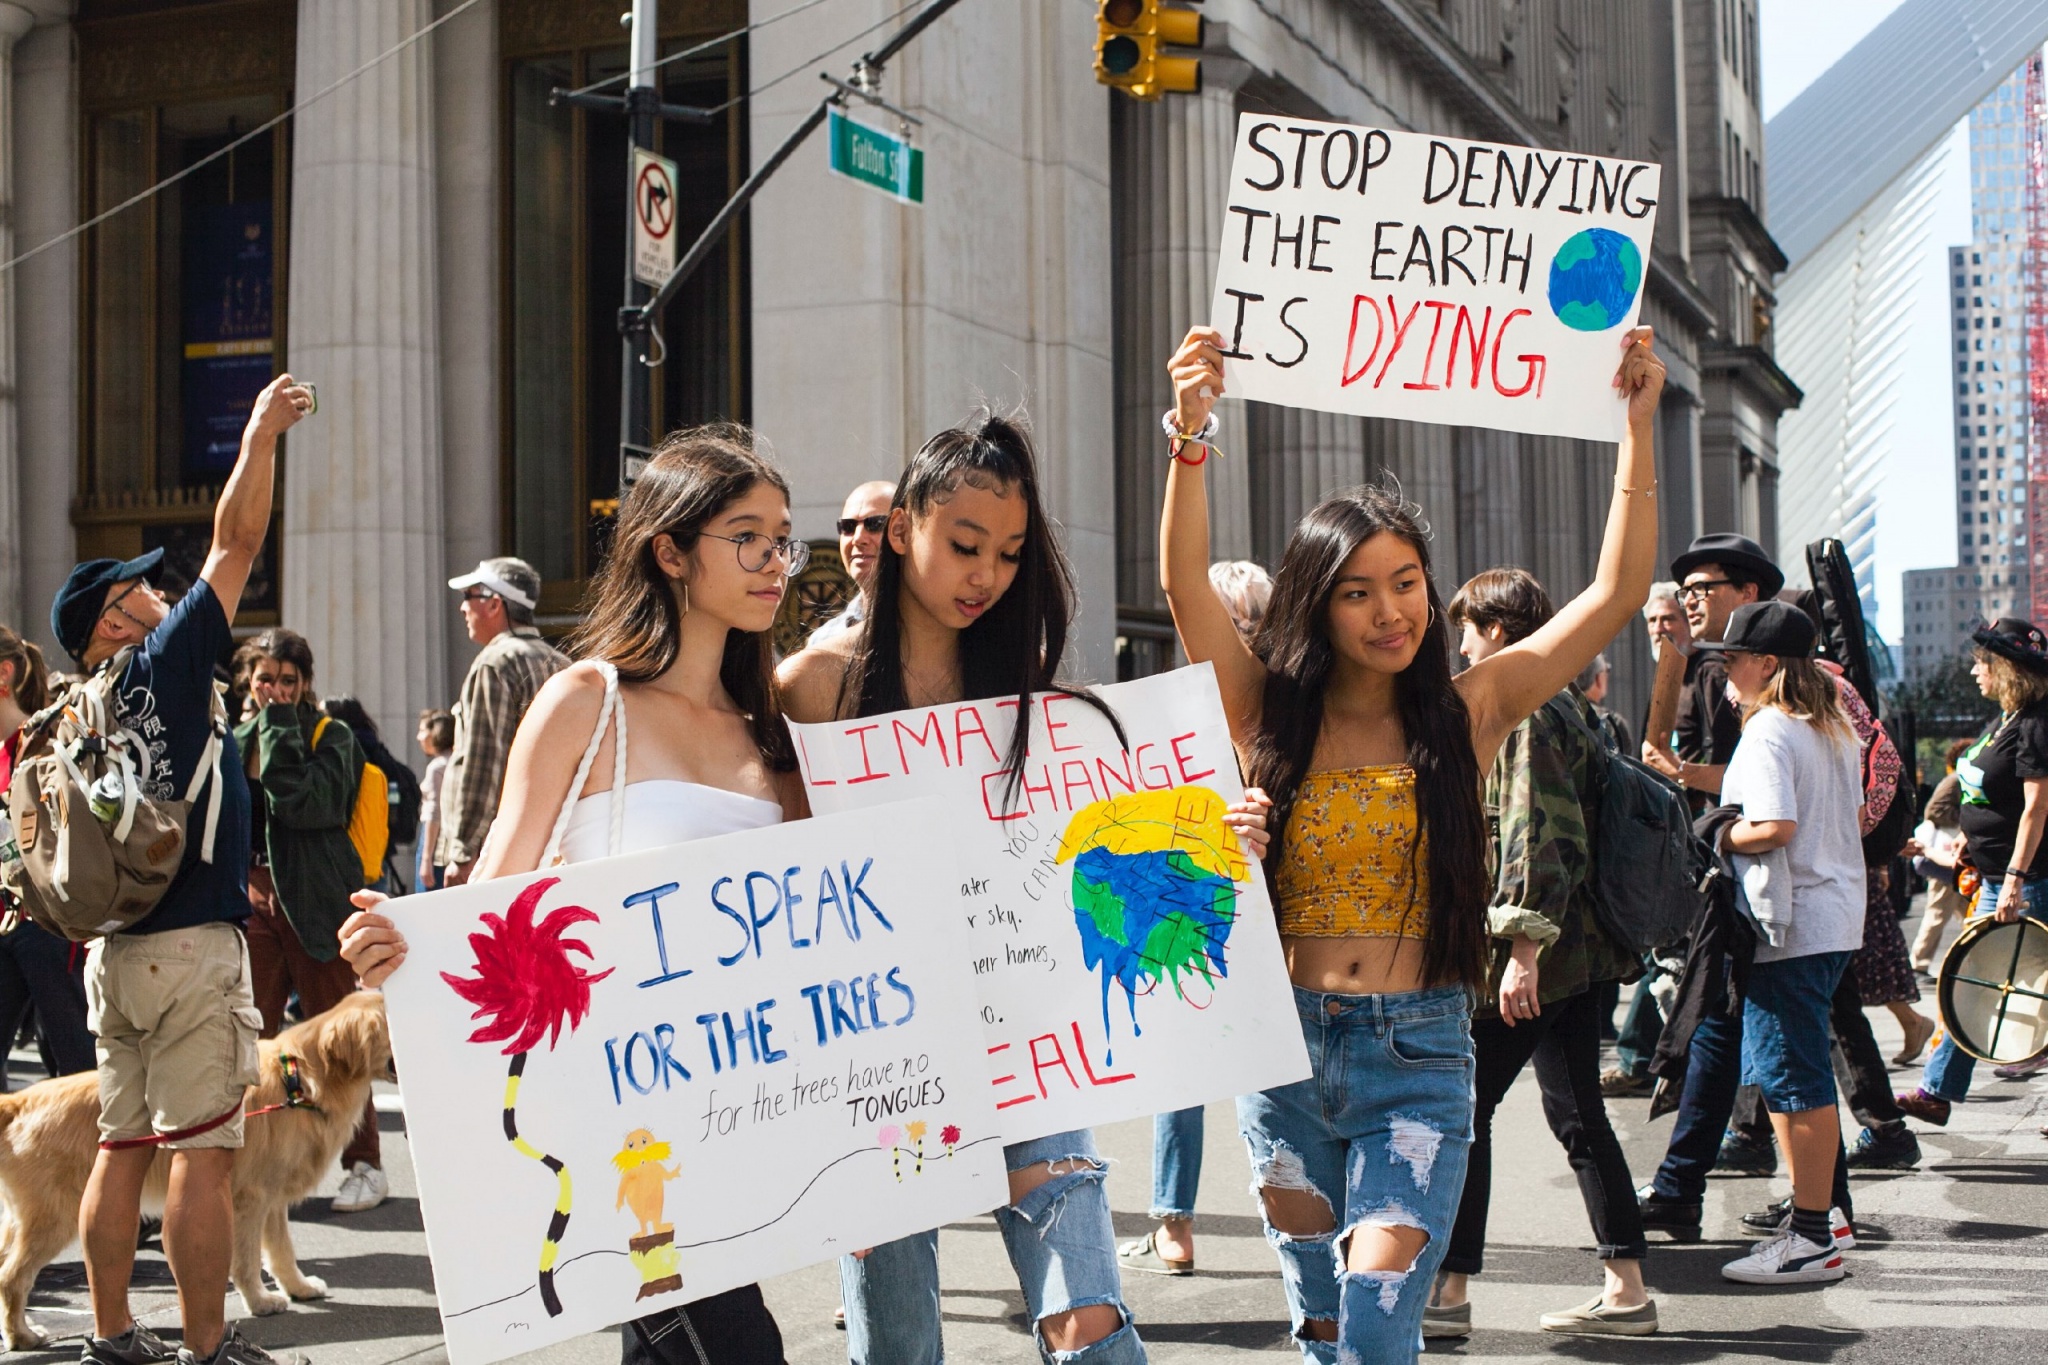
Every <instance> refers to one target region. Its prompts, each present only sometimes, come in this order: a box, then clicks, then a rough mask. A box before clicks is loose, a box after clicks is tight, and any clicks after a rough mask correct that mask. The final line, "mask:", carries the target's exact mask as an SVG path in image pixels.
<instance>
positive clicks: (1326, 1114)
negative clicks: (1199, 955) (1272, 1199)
mask: <svg viewBox="0 0 2048 1365" xmlns="http://www.w3.org/2000/svg"><path fill="white" fill-rule="evenodd" d="M1294 1001H1295V1008H1296V1011H1297V1012H1298V1013H1299V1014H1300V1016H1301V1031H1302V1035H1303V1037H1304V1038H1305V1039H1306V1041H1307V1043H1308V1056H1309V1063H1310V1065H1311V1066H1312V1067H1313V1068H1314V1075H1313V1076H1311V1077H1310V1078H1309V1079H1308V1080H1305V1081H1298V1082H1296V1083H1295V1084H1293V1085H1286V1086H1281V1087H1280V1088H1279V1089H1277V1090H1267V1091H1264V1092H1262V1093H1260V1094H1257V1095H1245V1096H1243V1097H1241V1098H1240V1099H1239V1100H1238V1102H1237V1119H1238V1127H1239V1129H1240V1130H1241V1131H1242V1132H1243V1134H1244V1140H1245V1146H1246V1147H1247V1148H1248V1149H1249V1150H1250V1154H1251V1163H1252V1193H1253V1194H1254V1195H1257V1194H1259V1193H1260V1192H1261V1191H1262V1190H1267V1189H1272V1190H1302V1191H1307V1192H1310V1193H1312V1194H1314V1195H1318V1196H1320V1198H1321V1202H1322V1203H1323V1204H1324V1205H1325V1206H1327V1207H1326V1209H1325V1210H1324V1215H1323V1217H1322V1218H1321V1219H1320V1220H1319V1221H1320V1223H1321V1227H1320V1229H1319V1230H1315V1231H1310V1230H1308V1229H1306V1228H1304V1227H1301V1226H1300V1225H1299V1224H1296V1230H1295V1231H1293V1232H1287V1231H1283V1230H1282V1229H1280V1228H1278V1227H1275V1226H1274V1223H1273V1216H1272V1212H1271V1210H1270V1208H1269V1207H1268V1206H1267V1205H1266V1204H1265V1203H1264V1202H1263V1201H1262V1202H1261V1204H1260V1209H1261V1211H1262V1212H1263V1213H1264V1214H1265V1221H1266V1240H1267V1241H1268V1242H1270V1243H1271V1244H1272V1246H1273V1249H1274V1251H1276V1252H1278V1253H1279V1256H1280V1278H1281V1280H1282V1282H1283V1283H1284V1285H1285V1286H1286V1289H1287V1310H1288V1316H1289V1317H1290V1318H1291V1319H1292V1320H1293V1324H1294V1335H1295V1341H1296V1343H1297V1344H1298V1345H1299V1346H1300V1347H1301V1353H1302V1356H1303V1358H1304V1359H1306V1360H1309V1361H1312V1362H1316V1363H1317V1365H1389V1363H1390V1362H1410V1361H1413V1360H1414V1359H1415V1357H1416V1355H1417V1354H1418V1353H1419V1352H1420V1351H1421V1350H1422V1310H1423V1308H1424V1307H1426V1306H1427V1305H1428V1303H1429V1296H1430V1290H1431V1286H1432V1285H1433V1284H1434V1283H1435V1281H1436V1272H1437V1268H1438V1267H1439V1266H1440V1265H1441V1264H1442V1263H1443V1259H1444V1255H1445V1253H1446V1252H1447V1251H1449V1250H1450V1242H1451V1226H1452V1224H1454V1223H1455V1222H1456V1221H1457V1215H1458V1199H1459V1196H1460V1195H1461V1194H1462V1193H1463V1191H1464V1187H1465V1162H1466V1158H1467V1156H1468V1155H1469V1153H1470V1151H1471V1147H1472V1074H1473V1061H1472V1031H1471V1024H1470V1010H1471V1002H1470V997H1469V996H1468V995H1467V994H1466V992H1465V990H1464V989H1463V988H1462V987H1458V986H1445V987H1438V988H1436V989H1432V990H1424V991H1404V992H1401V993H1399V994H1392V995H1330V994H1326V993H1324V992H1321V991H1309V990H1303V989H1301V988H1300V987H1298V986H1297V987H1296V988H1295V990H1294ZM1287 1221H1293V1220H1291V1219H1290V1220H1287ZM1376 1225H1377V1226H1381V1227H1388V1226H1392V1227H1410V1228H1419V1229H1420V1230H1422V1231H1423V1232H1425V1233H1427V1234H1428V1236H1429V1241H1428V1243H1427V1244H1426V1245H1425V1246H1424V1247H1423V1249H1422V1253H1421V1254H1420V1255H1419V1256H1418V1257H1416V1259H1415V1263H1414V1264H1413V1266H1411V1267H1409V1268H1408V1269H1406V1270H1400V1269H1395V1270H1372V1271H1362V1272H1354V1271H1350V1270H1348V1269H1347V1268H1346V1265H1345V1254H1346V1252H1347V1250H1348V1249H1349V1246H1350V1237H1351V1234H1352V1232H1353V1231H1354V1230H1355V1229H1358V1228H1363V1227H1373V1226H1376ZM1311 1321H1319V1322H1335V1323H1336V1324H1337V1340H1335V1341H1317V1340H1314V1339H1312V1338H1311V1337H1310V1336H1309V1334H1308V1331H1307V1327H1306V1325H1307V1324H1308V1323H1309V1322H1311Z"/></svg>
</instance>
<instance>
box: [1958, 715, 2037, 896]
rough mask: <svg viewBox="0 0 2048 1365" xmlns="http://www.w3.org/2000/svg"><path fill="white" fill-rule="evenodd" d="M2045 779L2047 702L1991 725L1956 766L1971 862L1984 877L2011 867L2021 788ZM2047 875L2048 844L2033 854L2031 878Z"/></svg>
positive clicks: (2023, 803)
mask: <svg viewBox="0 0 2048 1365" xmlns="http://www.w3.org/2000/svg"><path fill="white" fill-rule="evenodd" d="M2044 777H2048V701H2041V702H2036V703H2034V704H2033V705H2032V706H2029V707H2028V708H2027V709H2026V710H2024V711H2018V712H2015V713H2014V714H2013V715H2011V716H2010V717H2001V718H2000V719H1999V720H1996V721H1993V722H1992V724H1991V727H1990V728H1989V729H1987V730H1986V731H1985V732H1984V733H1983V734H1982V735H1980V736H1978V737H1977V741H1976V743H1974V744H1972V745H1971V746H1970V747H1969V748H1968V749H1966V750H1964V751H1963V756H1962V757H1961V758H1960V759H1958V760H1956V785H1957V787H1958V789H1959V790H1960V793H1961V795H1962V799H1963V834H1964V835H1965V836H1966V837H1967V838H1968V839H1969V841H1970V861H1971V863H1973V864H1974V865H1975V866H1976V868H1977V870H1978V871H1979V872H1982V873H1983V874H1984V875H1985V876H1987V877H2003V876H2005V873H2006V869H2007V868H2009V867H2011V866H2012V855H2013V846H2014V844H2015V843H2016V842H2017V841H2018V839H2019V831H2020V814H2021V812H2022V810H2024V809H2025V807H2026V802H2027V792H2026V786H2025V783H2026V781H2027V780H2028V779H2029V778H2044ZM2043 873H2048V839H2043V840H2042V841H2041V846H2040V847H2039V848H2036V849H2035V850H2034V861H2033V863H2032V865H2031V866H2029V867H2028V868H2027V875H2028V876H2029V877H2038V876H2041V875H2042V874H2043Z"/></svg>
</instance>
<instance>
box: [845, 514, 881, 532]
mask: <svg viewBox="0 0 2048 1365" xmlns="http://www.w3.org/2000/svg"><path fill="white" fill-rule="evenodd" d="M888 529H889V514H888V513H887V512H884V513H883V514H882V515H881V516H879V517H841V518H840V519H839V534H840V535H842V536H850V535H852V534H853V533H854V532H855V531H865V532H867V533H868V534H869V535H871V536H878V535H880V534H882V532H884V531H886V530H888Z"/></svg>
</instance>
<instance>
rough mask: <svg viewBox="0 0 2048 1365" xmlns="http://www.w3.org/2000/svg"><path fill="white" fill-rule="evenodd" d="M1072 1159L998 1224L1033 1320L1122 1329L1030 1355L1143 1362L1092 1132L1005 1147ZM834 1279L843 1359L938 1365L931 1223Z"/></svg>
mask: <svg viewBox="0 0 2048 1365" xmlns="http://www.w3.org/2000/svg"><path fill="white" fill-rule="evenodd" d="M1070 1159H1079V1160H1080V1161H1083V1162H1085V1163H1087V1164H1086V1168H1085V1169H1082V1170H1078V1171H1071V1172H1065V1173H1062V1174H1059V1175H1055V1176H1053V1178H1052V1179H1050V1180H1048V1181H1046V1182H1045V1183H1044V1184H1043V1185H1040V1186H1039V1187H1038V1188H1037V1189H1035V1190H1032V1191H1031V1192H1030V1193H1029V1194H1027V1195H1025V1196H1024V1198H1023V1200H1022V1201H1021V1202H1020V1203H1018V1204H1015V1205H1005V1206H1004V1207H1002V1208H999V1209H997V1210H996V1224H997V1226H998V1227H1000V1228H1001V1229H1002V1233H1003V1245H1004V1247H1005V1248H1006V1249H1007V1250H1008V1251H1009V1253H1010V1264H1011V1265H1012V1266H1013V1267H1015V1269H1016V1271H1017V1286H1018V1288H1020V1289H1022V1290H1023V1291H1024V1307H1025V1311H1026V1312H1027V1313H1028V1314H1029V1316H1030V1319H1031V1321H1032V1323H1033V1324H1034V1325H1035V1324H1036V1323H1038V1322H1039V1321H1040V1320H1042V1319H1044V1318H1047V1317H1050V1316H1052V1315H1053V1314H1055V1313H1065V1312H1069V1311H1071V1310H1073V1309H1076V1308H1087V1307H1089V1306H1091V1305H1094V1304H1109V1305H1110V1306H1112V1307H1114V1308H1115V1309H1116V1310H1117V1312H1118V1313H1119V1314H1121V1315H1122V1317H1123V1326H1122V1327H1120V1328H1118V1329H1117V1330H1116V1331H1115V1332H1113V1333H1111V1334H1110V1335H1109V1336H1107V1337H1104V1338H1103V1339H1102V1340H1100V1341H1096V1342H1091V1343H1089V1344H1088V1345H1086V1346H1083V1347H1082V1348H1081V1349H1080V1350H1078V1351H1052V1350H1048V1349H1047V1348H1046V1345H1045V1341H1044V1339H1043V1338H1042V1337H1039V1336H1038V1335H1037V1332H1036V1329H1035V1326H1034V1330H1033V1339H1034V1340H1036V1341H1037V1343H1038V1353H1039V1355H1040V1356H1041V1357H1042V1358H1043V1359H1044V1360H1046V1361H1048V1362H1052V1363H1053V1365H1144V1361H1145V1345H1144V1343H1143V1342H1141V1341H1139V1340H1138V1329H1137V1328H1136V1327H1135V1326H1133V1325H1132V1322H1131V1313H1130V1309H1129V1308H1127V1307H1126V1306H1125V1305H1124V1301H1123V1285H1122V1282H1121V1281H1120V1280H1119V1279H1118V1278H1117V1264H1116V1239H1115V1236H1114V1233H1113V1232H1112V1231H1111V1228H1110V1222H1109V1196H1108V1194H1107V1193H1106V1192H1105V1191H1104V1190H1103V1187H1102V1179H1103V1176H1104V1175H1105V1174H1106V1173H1107V1168H1106V1167H1105V1166H1104V1165H1103V1163H1102V1158H1101V1157H1100V1156H1098V1155H1097V1154H1096V1150H1095V1135H1094V1134H1093V1133H1091V1132H1089V1131H1087V1130H1086V1129H1082V1130H1079V1131H1077V1132H1072V1133H1054V1134H1053V1135H1052V1136H1051V1137H1042V1138H1033V1139H1031V1140H1030V1141H1029V1142H1017V1143H1012V1144H1011V1145H1009V1146H1007V1147H1005V1148H1003V1160H1004V1163H1005V1164H1006V1166H1007V1167H1008V1168H1009V1169H1010V1170H1012V1171H1021V1170H1024V1169H1025V1168H1026V1167H1030V1166H1037V1165H1041V1164H1043V1163H1046V1162H1064V1161H1068V1160H1070ZM1454 1202H1455V1200H1454ZM839 1286H840V1292H841V1294H842V1295H843V1297H844V1300H845V1304H846V1357H847V1360H848V1361H849V1362H850V1363H851V1365H942V1362H943V1361H944V1360H945V1358H946V1351H945V1343H944V1341H943V1339H942V1336H941V1331H940V1323H939V1234H938V1231H937V1229H933V1230H932V1231H930V1232H920V1233H917V1234H916V1235H914V1236H911V1237H904V1238H901V1239H899V1240H897V1241H894V1242H889V1243H886V1244H884V1245H882V1246H878V1247H876V1248H875V1249H874V1250H873V1251H871V1252H869V1253H868V1254H867V1256H866V1257H865V1258H864V1259H861V1260H855V1259H854V1258H853V1257H851V1256H842V1257H841V1258H840V1259H839Z"/></svg>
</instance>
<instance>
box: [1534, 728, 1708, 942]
mask: <svg viewBox="0 0 2048 1365" xmlns="http://www.w3.org/2000/svg"><path fill="white" fill-rule="evenodd" d="M1545 705H1546V706H1549V707H1551V708H1552V709H1553V710H1554V712H1555V714H1556V715H1557V716H1558V718H1559V719H1561V720H1563V721H1564V722H1565V723H1566V724H1567V725H1569V726H1571V727H1572V728H1574V729H1576V730H1577V731H1578V732H1579V733H1580V734H1582V735H1584V736H1585V737H1586V740H1587V742H1588V743H1589V744H1590V745H1591V746H1592V752H1593V761H1592V770H1593V771H1592V778H1593V788H1594V797H1595V799H1594V801H1593V802H1591V803H1590V804H1591V805H1592V806H1593V808H1594V810H1595V811H1597V812H1598V816H1597V819H1596V821H1595V825H1594V828H1593V829H1591V830H1589V831H1588V833H1589V834H1590V835H1591V836H1592V853H1593V871H1592V875H1591V878H1590V881H1591V885H1592V891H1593V913H1594V916H1595V918H1597V919H1598V920H1599V921H1600V927H1601V928H1602V929H1604V930H1606V931H1607V934H1608V936H1609V937H1610V938H1612V939H1613V940H1614V941H1615V942H1616V943H1618V944H1620V945H1621V947H1622V948H1623V949H1624V950H1626V951H1628V952H1631V953H1647V952H1650V951H1652V950H1654V949H1658V948H1667V947H1669V946H1671V945H1672V944H1674V943H1677V942H1680V941H1681V940H1683V939H1684V938H1685V937H1686V936H1687V935H1689V934H1691V933H1692V931H1693V926H1694V925H1695V924H1697V923H1698V922H1699V917H1700V912H1701V910H1702V909H1703V908H1704V906H1705V904H1706V902H1705V899H1704V898H1703V896H1702V895H1701V893H1700V882H1701V879H1702V878H1703V877H1704V876H1705V875H1706V874H1707V872H1708V870H1709V869H1710V868H1712V866H1713V865H1714V859H1713V854H1712V851H1711V850H1710V849H1708V848H1707V846H1706V845H1705V844H1703V843H1701V842H1700V841H1699V840H1698V839H1697V838H1695V837H1694V836H1693V832H1692V811H1691V808H1690V807H1688V806H1687V804H1686V800H1685V793H1684V791H1683V790H1682V789H1680V788H1679V787H1678V785H1677V784H1676V783H1674V782H1672V781H1671V780H1670V779H1669V778H1667V777H1665V776H1664V775H1663V774H1662V773H1660V772H1658V771H1656V770H1655V769H1654V768H1651V767H1649V766H1648V765H1646V764H1644V763H1641V762H1638V761H1637V760H1636V759H1634V758H1631V757H1629V756H1628V755H1627V754H1623V753H1617V752H1615V751H1614V750H1613V749H1611V748H1609V747H1608V745H1607V743H1606V741H1605V740H1604V739H1602V738H1601V736H1600V734H1599V732H1598V731H1596V730H1594V729H1593V727H1592V726H1590V725H1588V724H1587V723H1586V719H1585V717H1584V716H1583V715H1581V714H1580V713H1579V708H1578V705H1577V701H1576V699H1575V698H1574V697H1573V696H1572V695H1571V694H1570V693H1568V692H1566V693H1560V694H1559V695H1558V696H1556V697H1553V698H1551V700H1550V701H1549V702H1547V703H1545Z"/></svg>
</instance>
